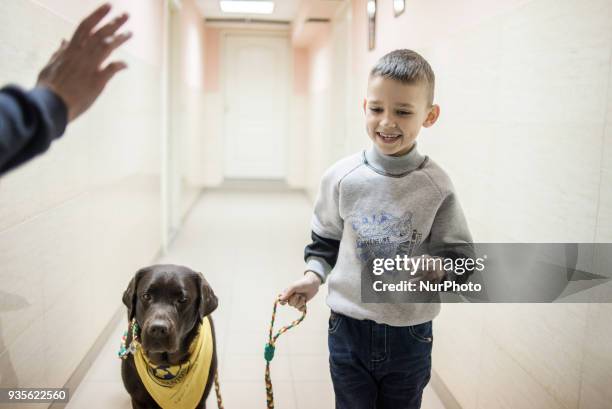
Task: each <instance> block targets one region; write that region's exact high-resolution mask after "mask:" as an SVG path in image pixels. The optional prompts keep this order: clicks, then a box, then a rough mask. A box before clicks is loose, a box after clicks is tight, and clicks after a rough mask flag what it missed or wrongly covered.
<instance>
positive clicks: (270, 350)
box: [264, 344, 274, 362]
mask: <svg viewBox="0 0 612 409" xmlns="http://www.w3.org/2000/svg"><path fill="white" fill-rule="evenodd" d="M272 358H274V345H271V344H266V349H265V350H264V359H265V360H266V361H268V362H270V361H271V360H272Z"/></svg>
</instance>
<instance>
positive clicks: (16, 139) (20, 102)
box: [0, 86, 68, 174]
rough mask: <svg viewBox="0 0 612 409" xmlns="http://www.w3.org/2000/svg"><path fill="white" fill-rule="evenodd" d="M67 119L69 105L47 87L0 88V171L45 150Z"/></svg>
mask: <svg viewBox="0 0 612 409" xmlns="http://www.w3.org/2000/svg"><path fill="white" fill-rule="evenodd" d="M67 122H68V111H67V109H66V105H65V104H64V102H63V101H62V99H61V98H60V97H58V96H57V95H56V94H55V93H53V92H52V91H51V90H49V89H47V88H43V87H38V88H34V89H33V90H31V91H28V92H25V91H23V90H22V89H21V88H19V87H16V86H7V87H4V88H2V89H0V174H3V173H6V172H7V171H9V170H11V169H13V168H15V167H17V166H19V165H21V164H22V163H24V162H27V161H28V160H30V159H32V158H33V157H34V156H36V155H39V154H41V153H43V152H44V151H46V150H47V149H48V148H49V145H51V142H53V140H54V139H57V138H59V137H60V136H61V135H62V134H63V133H64V130H65V129H66V125H67Z"/></svg>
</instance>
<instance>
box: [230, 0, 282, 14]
mask: <svg viewBox="0 0 612 409" xmlns="http://www.w3.org/2000/svg"><path fill="white" fill-rule="evenodd" d="M219 6H220V7H221V11H223V12H224V13H242V14H272V12H274V2H273V1H259V0H220V1H219Z"/></svg>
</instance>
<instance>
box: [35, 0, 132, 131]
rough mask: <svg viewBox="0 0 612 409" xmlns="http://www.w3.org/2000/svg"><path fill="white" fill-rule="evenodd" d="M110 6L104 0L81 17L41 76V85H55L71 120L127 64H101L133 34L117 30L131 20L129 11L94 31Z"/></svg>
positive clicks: (84, 108) (39, 79)
mask: <svg viewBox="0 0 612 409" xmlns="http://www.w3.org/2000/svg"><path fill="white" fill-rule="evenodd" d="M110 9H111V6H110V5H109V4H104V5H103V6H101V7H99V8H98V9H97V10H96V11H94V12H93V13H91V14H90V15H89V16H88V17H86V18H85V19H84V20H83V21H81V23H80V24H79V26H78V27H77V29H76V31H75V33H74V35H73V36H72V38H71V39H70V41H68V42H66V41H62V44H61V46H60V48H59V49H58V50H57V51H56V52H55V53H54V54H53V55H52V56H51V60H49V62H48V63H47V65H46V66H45V67H44V68H43V69H42V71H41V72H40V74H39V76H38V82H37V84H36V85H37V86H42V87H47V88H49V89H51V90H52V91H53V92H55V93H56V94H57V95H58V96H59V97H60V98H61V99H62V100H63V101H64V103H65V104H66V107H67V109H68V121H72V120H74V119H75V118H76V117H78V116H79V115H81V114H82V113H83V112H85V111H86V110H87V109H88V108H89V107H90V106H91V105H92V104H93V103H94V101H95V100H96V98H98V96H99V95H100V93H101V92H102V90H103V89H104V87H105V86H106V84H107V83H108V81H110V79H111V78H112V77H113V76H114V75H115V74H116V73H117V72H119V71H121V70H123V69H125V68H127V65H126V64H125V62H123V61H114V62H111V63H109V64H107V65H106V66H105V67H101V65H102V63H103V62H104V60H106V58H108V56H109V55H110V54H111V52H113V50H115V49H116V48H118V47H119V46H121V44H123V43H125V42H126V41H127V40H129V39H130V37H131V36H132V34H131V33H130V32H126V33H122V34H116V32H117V30H119V28H120V27H121V26H122V25H123V24H124V23H125V22H126V21H127V20H128V15H127V14H125V13H124V14H121V15H120V16H118V17H116V18H115V19H113V20H112V21H111V22H109V23H108V24H106V25H104V26H102V27H101V28H99V29H98V30H96V31H94V28H95V27H96V25H97V24H98V23H99V22H100V21H101V20H102V19H103V18H104V16H106V15H107V14H108V12H109V11H110Z"/></svg>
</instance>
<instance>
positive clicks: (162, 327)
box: [147, 320, 169, 338]
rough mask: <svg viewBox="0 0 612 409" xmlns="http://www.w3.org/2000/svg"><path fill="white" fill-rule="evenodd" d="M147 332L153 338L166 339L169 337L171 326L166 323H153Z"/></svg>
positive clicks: (158, 321)
mask: <svg viewBox="0 0 612 409" xmlns="http://www.w3.org/2000/svg"><path fill="white" fill-rule="evenodd" d="M147 332H148V334H149V336H151V337H153V338H165V337H167V336H168V332H169V326H168V324H167V323H165V322H164V321H160V320H157V321H153V322H152V323H151V325H149V330H148V331H147Z"/></svg>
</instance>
